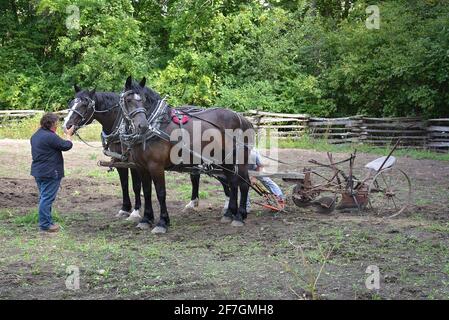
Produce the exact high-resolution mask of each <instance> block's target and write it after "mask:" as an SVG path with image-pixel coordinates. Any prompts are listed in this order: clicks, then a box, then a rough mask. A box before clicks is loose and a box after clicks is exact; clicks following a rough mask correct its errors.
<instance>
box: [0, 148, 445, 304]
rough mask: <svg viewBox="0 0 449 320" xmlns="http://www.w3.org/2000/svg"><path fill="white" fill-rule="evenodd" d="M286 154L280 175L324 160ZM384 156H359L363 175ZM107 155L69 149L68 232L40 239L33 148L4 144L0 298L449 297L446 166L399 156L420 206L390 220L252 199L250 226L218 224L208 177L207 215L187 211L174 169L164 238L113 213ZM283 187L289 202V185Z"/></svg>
mask: <svg viewBox="0 0 449 320" xmlns="http://www.w3.org/2000/svg"><path fill="white" fill-rule="evenodd" d="M97 145H99V144H97ZM347 156H348V155H347V154H343V153H339V154H335V155H334V157H335V158H336V159H337V160H339V159H343V158H345V157H347ZM379 156H380V155H379ZM278 157H279V158H280V159H282V160H284V161H286V162H289V163H295V165H294V166H293V167H281V168H279V170H281V171H283V170H284V171H285V170H299V169H300V168H302V167H303V166H305V165H307V161H308V160H309V159H311V158H313V159H316V160H321V161H325V159H326V154H325V153H320V152H314V151H310V150H297V149H296V150H292V149H282V150H279V154H278ZM376 157H377V156H375V155H372V154H359V155H358V157H357V161H356V174H357V175H361V171H362V168H363V165H364V164H365V163H367V162H369V161H371V160H373V159H375V158H376ZM103 158H104V156H102V153H101V149H93V148H89V147H87V146H85V145H83V144H81V143H75V146H74V148H73V149H72V150H71V151H69V152H67V153H65V168H66V178H65V179H63V183H62V186H61V190H60V192H59V194H58V198H57V200H56V202H55V205H54V208H55V210H56V211H57V215H58V217H59V219H60V223H61V225H62V226H63V230H62V231H61V232H60V233H59V234H55V235H43V234H41V233H39V232H38V230H37V225H36V224H35V222H34V221H32V219H31V220H29V219H27V217H31V216H32V214H31V213H32V212H33V211H34V212H35V210H36V209H35V208H36V203H37V199H38V193H37V188H36V186H35V182H34V180H33V179H32V177H30V176H29V168H30V163H31V156H30V147H29V142H28V141H25V140H0V252H1V254H0V299H186V298H187V299H304V298H306V299H310V298H312V295H313V298H319V299H448V298H449V249H448V248H449V246H448V244H449V163H448V162H440V161H433V160H415V159H411V158H399V159H398V164H397V166H398V167H399V168H401V169H403V170H404V171H405V172H407V173H408V175H409V176H410V177H411V179H412V184H413V204H412V206H411V207H410V208H409V210H408V211H407V212H404V213H403V214H401V215H399V216H398V217H396V218H393V219H388V218H385V217H383V216H376V215H374V214H370V212H366V213H363V214H360V213H358V212H352V213H351V212H350V213H348V212H338V211H337V212H334V213H332V214H331V215H322V214H319V213H317V212H315V211H314V210H313V209H310V208H306V209H304V208H298V207H296V206H295V205H294V204H293V203H292V201H291V200H289V201H288V205H287V208H286V211H285V212H282V213H279V214H274V213H272V212H270V211H268V210H266V209H264V208H261V207H260V206H257V204H255V203H254V202H257V201H258V200H259V199H258V196H257V195H256V194H255V193H254V192H252V193H251V198H252V201H253V204H252V212H251V213H250V214H249V216H248V219H247V221H246V224H245V226H244V227H242V228H235V227H232V226H231V225H228V224H221V223H220V222H219V220H220V217H221V205H222V203H223V201H224V195H223V193H222V191H221V190H220V186H219V184H218V183H217V182H216V181H214V180H213V179H211V178H209V177H204V178H203V177H202V180H201V185H200V190H201V193H200V197H201V200H200V208H199V209H198V210H196V212H192V213H183V212H182V208H183V207H184V205H185V204H186V203H187V202H188V200H189V195H190V180H189V178H188V176H187V175H182V174H177V173H169V174H167V182H168V190H167V194H168V210H169V213H170V217H171V221H172V226H171V227H170V229H169V231H168V233H167V234H165V235H159V236H156V235H153V234H151V233H150V232H149V231H142V230H139V229H136V228H135V224H134V223H130V222H127V221H125V220H123V219H118V218H115V217H114V215H115V214H116V213H117V212H118V210H119V209H120V206H121V191H120V187H119V180H118V175H117V173H116V172H109V173H108V172H107V169H105V168H100V167H98V166H97V161H98V160H100V159H103ZM279 185H280V186H281V188H282V189H283V190H284V191H285V193H286V194H287V195H291V189H292V186H291V185H289V184H287V183H284V182H282V181H279ZM133 197H134V196H133V195H132V199H133ZM154 199H155V197H154V195H153V200H154ZM142 201H143V198H142ZM153 206H154V208H155V211H156V212H155V213H156V216H157V217H158V204H157V202H154V204H153ZM300 248H301V249H302V251H301V249H300ZM301 252H302V253H301ZM323 264H324V267H323V269H322V272H321V273H320V269H321V267H322V266H323ZM68 266H76V267H78V268H79V274H80V278H79V280H80V281H79V283H80V288H79V290H69V289H67V287H66V284H65V283H66V279H67V273H66V272H67V267H68ZM368 266H377V267H378V268H379V272H380V288H379V289H368V288H367V286H366V284H365V282H366V279H367V278H368V277H369V276H370V274H369V273H366V270H367V267H368ZM318 274H319V276H318ZM317 278H318V279H317ZM315 282H316V285H314V284H315Z"/></svg>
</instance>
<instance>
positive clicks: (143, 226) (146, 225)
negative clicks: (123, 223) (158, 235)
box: [136, 222, 151, 230]
mask: <svg viewBox="0 0 449 320" xmlns="http://www.w3.org/2000/svg"><path fill="white" fill-rule="evenodd" d="M150 226H151V225H150V224H149V223H145V222H141V223H139V224H138V225H137V226H136V228H137V229H140V230H148V229H150Z"/></svg>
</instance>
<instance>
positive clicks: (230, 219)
mask: <svg viewBox="0 0 449 320" xmlns="http://www.w3.org/2000/svg"><path fill="white" fill-rule="evenodd" d="M231 221H232V218H231V217H227V216H223V217H221V220H220V222H221V223H229V222H231Z"/></svg>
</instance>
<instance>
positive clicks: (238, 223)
mask: <svg viewBox="0 0 449 320" xmlns="http://www.w3.org/2000/svg"><path fill="white" fill-rule="evenodd" d="M244 225H245V224H244V223H243V222H242V221H238V220H233V221H232V223H231V226H233V227H243V226H244Z"/></svg>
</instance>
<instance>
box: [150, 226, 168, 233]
mask: <svg viewBox="0 0 449 320" xmlns="http://www.w3.org/2000/svg"><path fill="white" fill-rule="evenodd" d="M166 232H167V229H166V228H164V227H159V226H157V227H155V228H153V230H151V233H153V234H160V233H166Z"/></svg>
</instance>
